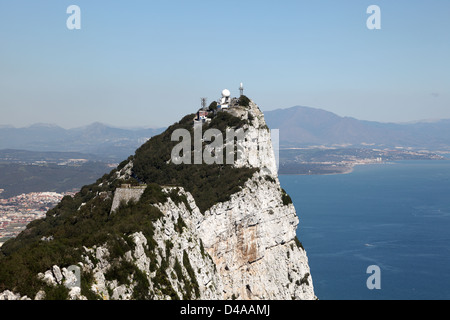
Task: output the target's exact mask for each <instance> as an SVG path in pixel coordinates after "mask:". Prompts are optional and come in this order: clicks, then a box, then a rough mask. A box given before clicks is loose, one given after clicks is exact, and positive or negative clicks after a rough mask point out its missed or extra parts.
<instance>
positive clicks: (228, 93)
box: [222, 89, 231, 98]
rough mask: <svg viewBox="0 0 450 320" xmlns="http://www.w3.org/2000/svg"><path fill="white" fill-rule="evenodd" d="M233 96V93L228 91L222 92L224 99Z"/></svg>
mask: <svg viewBox="0 0 450 320" xmlns="http://www.w3.org/2000/svg"><path fill="white" fill-rule="evenodd" d="M230 96H231V92H230V90H228V89H225V90H223V91H222V97H224V98H229V97H230Z"/></svg>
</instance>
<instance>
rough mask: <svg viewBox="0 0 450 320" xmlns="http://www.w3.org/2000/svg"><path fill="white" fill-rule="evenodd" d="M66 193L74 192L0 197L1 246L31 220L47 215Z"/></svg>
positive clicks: (71, 194)
mask: <svg viewBox="0 0 450 320" xmlns="http://www.w3.org/2000/svg"><path fill="white" fill-rule="evenodd" d="M2 192H4V190H3V189H0V194H1V193H2ZM66 195H70V196H73V195H74V193H70V192H69V193H56V192H33V193H28V194H21V195H18V196H15V197H11V198H8V199H0V246H1V245H2V244H3V243H4V242H5V241H6V240H8V239H10V238H13V237H16V236H17V235H18V234H19V233H20V232H22V231H23V230H24V229H25V227H26V226H27V224H28V223H30V222H31V221H34V220H36V219H41V218H43V217H45V214H46V213H47V211H48V210H50V209H52V208H54V207H55V206H56V205H57V204H58V203H59V202H60V201H61V199H62V198H63V197H64V196H66Z"/></svg>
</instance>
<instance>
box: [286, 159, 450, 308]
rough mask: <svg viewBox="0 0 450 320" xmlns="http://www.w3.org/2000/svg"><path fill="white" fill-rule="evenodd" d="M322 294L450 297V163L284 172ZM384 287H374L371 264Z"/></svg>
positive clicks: (300, 234) (317, 290) (331, 296)
mask: <svg viewBox="0 0 450 320" xmlns="http://www.w3.org/2000/svg"><path fill="white" fill-rule="evenodd" d="M280 181H281V184H282V186H283V188H284V189H285V190H286V191H287V193H288V194H289V195H290V196H291V198H292V200H293V202H294V205H295V207H296V210H297V214H298V216H299V218H300V224H299V229H298V230H297V235H298V238H299V239H300V241H301V242H302V243H303V246H304V247H305V249H306V251H307V254H308V258H309V264H310V268H311V275H312V279H313V282H314V288H315V293H316V295H317V297H318V298H319V299H321V300H331V299H332V300H347V299H352V300H360V299H361V300H371V299H383V300H393V299H395V300H428V299H433V300H438V299H439V300H442V299H444V300H448V299H450V161H447V160H445V161H403V162H395V163H390V164H379V165H366V166H357V167H356V168H355V170H354V172H352V173H350V174H344V175H315V176H300V175H281V176H280ZM372 265H376V266H378V267H379V268H380V278H379V280H380V283H381V289H379V290H377V289H374V290H369V289H368V287H367V285H366V282H367V280H368V278H369V277H370V276H371V274H368V273H367V268H368V267H369V266H372Z"/></svg>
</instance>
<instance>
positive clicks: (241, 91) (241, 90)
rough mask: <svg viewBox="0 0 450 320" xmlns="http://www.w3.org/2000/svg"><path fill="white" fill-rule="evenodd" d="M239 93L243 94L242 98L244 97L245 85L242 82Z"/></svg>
mask: <svg viewBox="0 0 450 320" xmlns="http://www.w3.org/2000/svg"><path fill="white" fill-rule="evenodd" d="M239 92H240V93H241V96H243V95H244V84H243V83H242V82H241V86H240V87H239Z"/></svg>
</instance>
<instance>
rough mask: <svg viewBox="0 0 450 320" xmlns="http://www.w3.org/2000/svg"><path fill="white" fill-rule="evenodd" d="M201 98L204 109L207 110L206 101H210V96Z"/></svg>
mask: <svg viewBox="0 0 450 320" xmlns="http://www.w3.org/2000/svg"><path fill="white" fill-rule="evenodd" d="M200 100H201V102H202V109H203V110H206V103H207V101H208V98H201V99H200Z"/></svg>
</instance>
